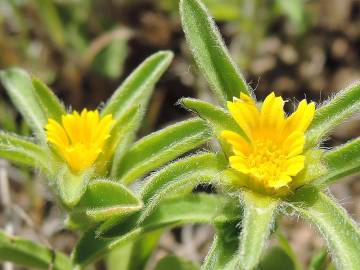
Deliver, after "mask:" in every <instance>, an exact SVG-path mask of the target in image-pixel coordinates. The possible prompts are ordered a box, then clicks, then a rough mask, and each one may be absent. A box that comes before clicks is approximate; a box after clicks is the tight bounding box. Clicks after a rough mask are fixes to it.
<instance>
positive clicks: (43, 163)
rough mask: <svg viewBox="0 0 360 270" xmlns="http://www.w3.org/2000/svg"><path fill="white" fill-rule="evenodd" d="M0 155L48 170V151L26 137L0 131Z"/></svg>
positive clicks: (19, 162)
mask: <svg viewBox="0 0 360 270" xmlns="http://www.w3.org/2000/svg"><path fill="white" fill-rule="evenodd" d="M0 157H1V158H5V159H8V160H10V161H12V162H15V163H18V164H22V165H26V166H30V167H36V168H40V169H41V170H43V171H44V172H48V171H49V165H48V160H49V158H48V153H47V152H46V151H45V150H44V149H42V148H41V147H40V146H38V145H36V144H35V143H33V142H32V141H30V140H28V139H27V138H23V137H20V136H18V135H15V134H10V133H7V132H4V131H0Z"/></svg>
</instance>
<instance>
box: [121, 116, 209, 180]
mask: <svg viewBox="0 0 360 270" xmlns="http://www.w3.org/2000/svg"><path fill="white" fill-rule="evenodd" d="M209 133H210V132H209V130H208V127H207V125H206V123H204V121H202V120H200V119H192V120H187V121H183V122H180V123H178V124H175V125H172V126H169V127H167V128H164V129H162V130H160V131H158V132H154V133H152V134H150V135H148V136H146V137H144V138H142V139H141V140H139V141H138V142H136V143H135V144H134V145H133V146H132V147H131V148H130V149H129V151H128V152H127V153H126V154H125V155H124V157H123V159H122V160H123V162H122V163H120V165H119V167H118V171H117V173H116V175H117V176H118V177H119V178H120V179H121V181H122V182H123V183H125V184H130V183H132V182H134V181H135V180H136V179H138V178H140V177H142V176H143V175H145V174H146V173H148V172H150V171H151V170H153V169H156V168H158V167H159V166H162V165H164V164H165V163H167V162H169V161H171V160H173V159H174V158H176V157H178V156H180V155H182V154H184V153H186V152H187V151H190V150H192V149H194V148H196V147H198V146H200V145H201V144H203V143H205V142H206V141H207V140H209V139H210V137H211V136H210V134H209Z"/></svg>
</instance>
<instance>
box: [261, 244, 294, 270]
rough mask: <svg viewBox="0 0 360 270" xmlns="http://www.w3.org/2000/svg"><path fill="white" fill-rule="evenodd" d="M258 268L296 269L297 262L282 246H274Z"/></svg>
mask: <svg viewBox="0 0 360 270" xmlns="http://www.w3.org/2000/svg"><path fill="white" fill-rule="evenodd" d="M256 269H257V270H275V269H276V270H295V269H296V267H295V263H294V262H293V261H292V259H291V257H290V256H289V255H288V253H287V252H285V251H284V250H283V249H282V248H280V247H276V246H275V247H272V248H271V249H270V250H269V251H267V252H266V254H265V256H264V258H262V259H261V261H260V263H259V265H258V267H256Z"/></svg>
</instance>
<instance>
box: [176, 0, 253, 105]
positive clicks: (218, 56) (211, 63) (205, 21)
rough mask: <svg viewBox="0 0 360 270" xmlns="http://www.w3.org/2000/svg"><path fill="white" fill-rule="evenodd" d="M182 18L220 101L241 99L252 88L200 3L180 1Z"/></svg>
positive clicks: (189, 40) (194, 50) (196, 53)
mask: <svg viewBox="0 0 360 270" xmlns="http://www.w3.org/2000/svg"><path fill="white" fill-rule="evenodd" d="M180 15H181V21H182V26H183V29H184V32H185V37H186V40H187V42H188V44H189V47H190V49H191V52H192V54H193V56H194V57H195V60H196V62H197V64H198V65H199V67H200V69H201V70H202V72H203V73H204V75H205V77H206V79H207V80H208V82H209V84H210V85H211V87H212V89H213V91H214V92H215V94H216V96H217V97H218V99H219V101H220V102H221V103H222V104H223V105H226V101H227V100H232V99H233V97H239V96H240V91H242V92H244V93H246V94H249V92H250V91H249V88H248V86H247V84H246V82H245V80H244V78H243V76H242V75H241V73H240V72H239V70H238V68H237V67H236V66H235V64H234V63H233V61H232V60H231V58H230V55H229V52H228V50H227V48H226V46H225V44H224V41H223V40H222V38H221V35H220V33H219V30H218V29H217V27H216V26H215V23H214V21H213V20H212V18H211V17H210V15H209V14H208V12H207V10H206V8H205V6H204V5H203V4H202V3H201V2H200V1H199V0H181V1H180Z"/></svg>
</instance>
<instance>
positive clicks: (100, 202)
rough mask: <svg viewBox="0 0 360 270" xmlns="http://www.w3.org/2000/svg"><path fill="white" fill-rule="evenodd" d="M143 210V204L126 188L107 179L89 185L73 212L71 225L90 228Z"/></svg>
mask: <svg viewBox="0 0 360 270" xmlns="http://www.w3.org/2000/svg"><path fill="white" fill-rule="evenodd" d="M141 208H142V202H141V201H140V200H139V199H138V198H137V197H136V196H135V195H134V194H133V193H132V192H131V191H130V190H129V189H128V188H126V187H125V186H123V185H121V184H119V183H116V182H113V181H110V180H106V179H102V180H101V179H97V180H95V181H92V182H91V183H89V185H88V186H87V188H86V191H85V193H84V194H83V195H82V196H81V199H80V201H79V203H78V204H77V205H76V207H75V208H74V209H73V210H72V212H71V217H72V220H71V223H72V224H73V225H74V223H76V224H81V225H82V227H88V226H90V225H92V224H94V223H98V222H101V221H105V220H107V219H109V218H113V217H118V216H123V215H127V214H129V213H132V212H136V211H138V210H140V209H141Z"/></svg>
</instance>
